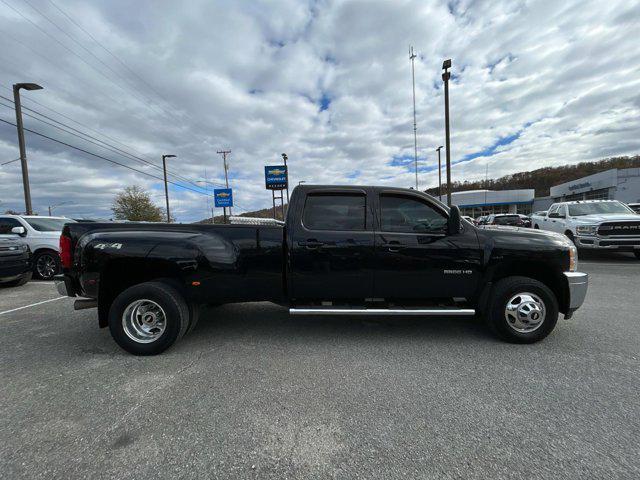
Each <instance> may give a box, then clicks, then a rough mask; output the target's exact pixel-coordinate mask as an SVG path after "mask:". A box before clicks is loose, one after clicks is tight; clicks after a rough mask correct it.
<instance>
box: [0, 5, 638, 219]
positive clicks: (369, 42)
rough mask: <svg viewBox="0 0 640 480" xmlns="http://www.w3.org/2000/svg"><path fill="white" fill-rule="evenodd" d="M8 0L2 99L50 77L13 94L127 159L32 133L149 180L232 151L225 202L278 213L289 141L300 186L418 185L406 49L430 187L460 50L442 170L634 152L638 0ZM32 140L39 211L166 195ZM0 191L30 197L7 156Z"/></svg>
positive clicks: (193, 215) (153, 185) (185, 196)
mask: <svg viewBox="0 0 640 480" xmlns="http://www.w3.org/2000/svg"><path fill="white" fill-rule="evenodd" d="M5 1H6V4H5V3H0V34H2V36H3V43H4V44H5V45H7V48H3V49H2V50H1V51H0V95H3V96H5V97H8V98H11V95H12V94H11V90H10V87H11V85H12V84H13V83H16V82H24V81H35V82H38V83H40V84H42V85H43V86H44V87H45V89H44V90H43V91H37V92H24V94H23V99H24V100H23V104H24V106H25V107H28V108H31V109H33V110H37V111H39V112H42V113H44V114H46V115H48V116H50V117H51V118H54V119H56V120H58V121H61V122H64V123H66V124H67V125H69V126H71V127H73V128H75V129H78V130H81V131H83V132H86V133H87V134H89V135H91V136H93V137H94V138H95V139H99V140H102V141H105V142H108V143H109V144H111V145H112V146H113V147H116V148H117V149H122V150H126V151H127V152H129V153H130V155H129V156H122V155H121V154H120V153H121V152H118V151H114V150H113V149H106V148H102V147H100V146H97V145H94V144H91V143H88V142H87V141H85V140H81V139H79V138H77V137H74V136H72V135H69V134H67V133H64V132H61V131H59V130H56V129H55V128H53V127H51V126H49V125H45V124H43V123H40V122H38V121H36V120H35V119H33V118H30V117H25V125H26V126H27V127H28V128H30V129H33V130H36V131H38V132H41V133H44V134H46V135H48V136H51V137H55V138H57V139H60V140H62V141H65V142H67V143H70V144H73V145H77V146H79V147H82V148H84V149H86V150H89V151H91V152H94V153H97V154H99V155H102V156H105V157H108V158H110V159H113V160H116V161H118V162H121V163H125V164H127V165H129V166H131V167H134V168H136V169H139V170H142V171H144V172H146V173H148V174H150V175H153V177H161V176H162V171H161V169H160V168H159V166H160V164H161V161H160V156H161V155H162V154H163V153H172V154H176V155H178V157H177V158H174V159H170V160H169V169H170V171H171V172H172V173H175V174H177V175H179V177H178V176H174V175H171V176H170V178H171V179H172V180H173V181H175V182H176V183H179V184H184V185H187V186H189V187H190V188H193V189H195V190H199V191H201V192H204V190H203V187H204V185H205V184H204V183H196V184H195V185H194V184H189V183H185V182H184V178H187V179H189V180H192V181H194V182H195V181H201V180H204V179H205V171H206V178H207V180H209V181H212V182H214V183H217V184H220V185H221V184H223V183H224V176H223V171H222V160H221V158H220V156H219V155H217V154H216V151H217V150H220V149H223V148H224V149H231V150H232V153H231V156H230V158H229V163H230V181H231V184H232V186H233V187H234V198H235V201H236V203H237V205H238V208H236V211H242V210H251V209H255V208H262V207H266V206H268V205H269V203H270V198H269V192H268V191H266V190H265V189H264V179H263V175H264V170H263V166H264V165H266V164H273V163H277V162H279V158H280V153H282V152H286V153H287V154H288V156H289V165H290V175H291V183H292V184H297V183H298V181H300V180H305V181H306V182H308V183H350V184H352V183H356V182H362V183H370V184H390V185H397V186H403V187H408V186H411V185H413V184H414V181H415V180H414V170H413V162H412V158H413V125H412V121H413V118H412V110H411V70H410V63H409V58H408V48H409V45H413V46H414V48H415V49H416V53H417V54H418V58H417V59H416V100H417V112H418V146H419V156H420V169H419V170H420V185H421V187H422V188H426V187H427V186H433V185H436V184H437V168H435V167H436V165H437V156H436V153H435V148H436V147H437V146H438V145H442V144H444V138H443V137H444V126H443V92H442V81H441V79H440V75H441V69H440V67H441V64H442V60H443V59H444V58H452V59H453V69H452V72H453V75H454V76H453V80H452V83H451V89H450V93H451V119H452V120H451V127H452V152H451V153H452V160H453V163H454V167H453V170H452V177H453V179H456V180H464V179H469V180H473V179H478V178H484V175H485V170H486V168H487V166H488V171H489V176H490V177H498V176H501V175H504V174H508V173H513V172H516V171H522V170H532V169H535V168H539V167H541V166H548V165H561V164H567V163H576V162H580V161H586V160H596V159H599V158H603V157H606V156H611V155H631V154H636V153H638V151H639V150H640V137H639V136H638V135H637V132H638V131H639V127H640V125H639V123H640V115H639V113H640V112H639V110H640V94H638V92H639V91H640V89H639V87H640V69H639V68H638V65H639V64H640V47H639V46H638V44H637V41H636V40H635V36H636V35H635V33H636V30H637V26H638V24H639V22H640V9H639V8H638V6H637V5H635V4H633V3H632V2H625V1H621V0H619V1H615V0H612V1H608V2H601V1H597V0H596V1H578V0H573V1H565V2H557V1H531V2H524V1H523V2H519V1H511V0H503V1H493V2H472V1H451V2H448V3H444V2H424V1H415V2H410V1H394V2H390V1H370V2H342V1H310V2H308V3H305V2H300V1H257V2H256V1H252V2H229V1H216V2H211V1H204V0H201V1H191V2H155V1H153V2H152V1H139V2H136V8H135V9H133V8H131V2H127V1H122V0H116V1H114V0H110V1H103V2H82V1H77V0H53V2H49V1H45V0H29V1H28V2H25V1H24V0H5ZM7 4H8V5H10V6H8V5H7ZM89 35H90V36H89ZM91 37H93V38H91ZM94 39H95V40H97V41H98V42H99V43H96V42H95V41H94ZM34 102H38V103H34ZM0 103H5V104H8V102H7V101H6V100H3V99H0ZM49 108H50V109H53V110H49ZM57 112H59V113H61V114H64V115H65V116H66V117H61V116H59V115H58V113H57ZM25 113H33V112H29V111H28V110H25ZM0 118H2V119H4V120H7V121H10V122H13V121H14V116H13V111H12V110H11V109H10V108H6V107H3V106H0ZM74 122H79V123H74ZM103 135H104V136H103ZM105 136H106V137H105ZM85 139H86V137H85ZM27 146H28V156H29V168H30V179H31V188H32V195H33V202H34V206H35V209H36V210H37V211H39V212H40V213H44V212H46V209H47V206H49V205H55V204H58V203H61V202H63V201H72V202H73V203H71V204H68V205H64V206H60V207H59V208H58V209H57V210H56V211H57V212H58V213H61V214H67V215H83V216H97V217H109V216H110V210H109V208H110V205H111V202H112V199H113V196H114V194H115V193H116V192H117V191H118V190H119V189H121V188H122V187H124V186H127V185H131V184H138V185H141V186H143V187H144V188H147V189H149V191H150V192H151V193H152V198H153V199H154V201H156V203H157V204H159V205H163V196H164V192H163V184H162V181H161V180H159V178H153V177H149V176H145V175H142V174H139V173H136V172H133V171H131V170H127V169H125V168H122V167H119V166H116V165H113V164H110V163H108V162H106V161H104V160H101V159H99V158H96V157H94V156H91V155H86V154H83V153H81V152H79V151H77V150H72V149H69V148H67V147H65V146H63V145H60V144H56V143H53V142H51V141H49V140H47V139H45V138H42V137H38V136H36V135H33V134H29V133H28V134H27ZM17 156H18V152H17V141H16V133H15V128H14V127H12V126H10V125H6V124H0V163H3V162H4V161H8V160H12V159H14V158H17ZM132 156H134V157H139V158H142V159H144V160H145V161H147V162H151V163H153V164H154V166H150V165H148V164H146V163H144V162H142V161H139V160H136V159H134V158H132ZM170 190H171V191H170V196H171V201H172V212H174V213H175V215H176V216H177V218H178V220H180V221H192V220H196V219H200V218H202V217H204V216H205V215H207V214H208V212H210V200H208V199H207V197H205V196H203V195H199V194H197V193H195V192H193V191H189V190H185V189H182V188H180V187H178V186H171V187H170ZM207 193H211V192H210V190H208V192H207ZM0 201H1V202H2V203H0V209H6V208H12V209H16V210H19V209H22V208H24V207H23V197H22V184H21V175H20V165H19V162H14V163H11V164H9V165H6V166H2V167H0Z"/></svg>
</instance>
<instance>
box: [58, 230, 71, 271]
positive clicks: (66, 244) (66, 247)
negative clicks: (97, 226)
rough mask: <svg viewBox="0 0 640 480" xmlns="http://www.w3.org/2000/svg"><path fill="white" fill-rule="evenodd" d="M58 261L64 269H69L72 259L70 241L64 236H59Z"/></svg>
mask: <svg viewBox="0 0 640 480" xmlns="http://www.w3.org/2000/svg"><path fill="white" fill-rule="evenodd" d="M60 261H61V262H62V266H63V267H64V268H71V265H72V264H73V258H72V256H71V239H70V238H69V237H66V236H64V235H61V236H60Z"/></svg>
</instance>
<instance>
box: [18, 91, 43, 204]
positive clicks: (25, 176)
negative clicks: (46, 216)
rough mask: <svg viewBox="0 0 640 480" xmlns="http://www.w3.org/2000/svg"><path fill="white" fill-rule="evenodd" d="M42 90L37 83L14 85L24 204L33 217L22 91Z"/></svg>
mask: <svg viewBox="0 0 640 480" xmlns="http://www.w3.org/2000/svg"><path fill="white" fill-rule="evenodd" d="M21 88H24V89H25V90H42V87H41V86H40V85H38V84H37V83H16V84H14V85H13V102H14V104H15V108H16V128H17V129H18V145H19V147H20V164H21V166H22V187H23V189H24V204H25V211H26V214H27V215H33V208H32V206H31V188H30V186H29V169H28V168H27V151H26V148H25V144H24V126H23V124H22V106H21V104H20V89H21Z"/></svg>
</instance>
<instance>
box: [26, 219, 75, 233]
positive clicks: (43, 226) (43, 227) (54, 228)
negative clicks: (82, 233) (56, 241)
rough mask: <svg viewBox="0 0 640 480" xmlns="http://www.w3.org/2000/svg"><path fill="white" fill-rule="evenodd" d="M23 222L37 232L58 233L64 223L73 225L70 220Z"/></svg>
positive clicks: (30, 220) (72, 221)
mask: <svg viewBox="0 0 640 480" xmlns="http://www.w3.org/2000/svg"><path fill="white" fill-rule="evenodd" d="M25 221H26V222H27V223H28V224H29V225H31V228H33V229H34V230H37V231H39V232H60V231H62V227H64V224H65V223H75V221H74V220H71V219H70V218H25Z"/></svg>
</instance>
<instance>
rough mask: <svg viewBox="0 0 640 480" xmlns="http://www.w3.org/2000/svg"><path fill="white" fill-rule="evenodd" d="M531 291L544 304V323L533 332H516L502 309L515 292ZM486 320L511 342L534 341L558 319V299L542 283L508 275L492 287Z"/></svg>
mask: <svg viewBox="0 0 640 480" xmlns="http://www.w3.org/2000/svg"><path fill="white" fill-rule="evenodd" d="M522 292H531V293H534V294H536V295H538V296H539V297H540V299H541V300H542V301H543V302H544V306H545V320H544V323H543V324H542V325H541V326H540V328H538V329H537V330H535V331H533V332H528V333H520V332H516V331H515V330H514V329H513V328H511V327H510V326H509V324H508V323H507V320H506V318H505V316H504V309H505V307H506V304H507V302H508V301H509V299H511V297H512V296H513V295H515V294H517V293H522ZM491 296H492V300H491V304H490V308H489V311H488V317H487V321H488V323H489V326H490V327H491V329H492V330H493V332H494V333H495V334H496V335H498V336H499V337H500V338H502V339H503V340H506V341H508V342H512V343H534V342H537V341H539V340H542V339H543V338H545V337H546V336H547V335H549V334H550V333H551V332H552V331H553V329H554V328H555V326H556V323H557V321H558V301H557V299H556V297H555V295H554V294H553V292H552V291H551V290H550V289H549V288H548V287H547V286H546V285H544V284H543V283H541V282H539V281H537V280H534V279H532V278H527V277H509V278H505V279H502V280H500V281H499V282H498V283H496V285H495V286H494V288H493V293H492V295H491Z"/></svg>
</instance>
